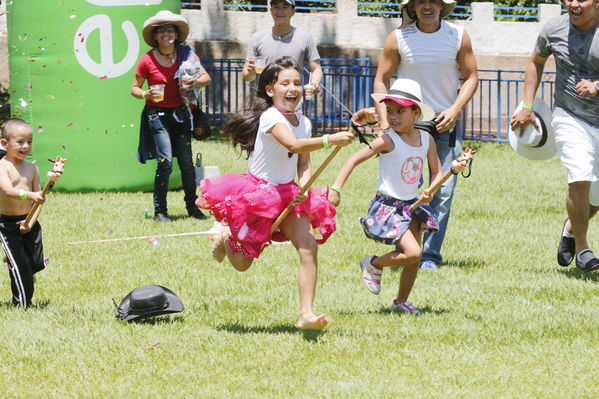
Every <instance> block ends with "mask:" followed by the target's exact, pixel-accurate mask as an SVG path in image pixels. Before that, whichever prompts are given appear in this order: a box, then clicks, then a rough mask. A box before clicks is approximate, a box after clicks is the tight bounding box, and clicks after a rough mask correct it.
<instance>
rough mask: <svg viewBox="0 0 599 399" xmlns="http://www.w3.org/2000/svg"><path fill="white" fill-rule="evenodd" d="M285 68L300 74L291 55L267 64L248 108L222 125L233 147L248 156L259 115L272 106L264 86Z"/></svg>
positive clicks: (256, 129)
mask: <svg viewBox="0 0 599 399" xmlns="http://www.w3.org/2000/svg"><path fill="white" fill-rule="evenodd" d="M287 68H295V69H296V70H297V72H298V73H299V74H300V76H301V74H302V71H301V69H300V67H299V66H298V65H297V64H296V63H295V61H294V60H293V58H291V57H282V58H279V59H278V60H275V61H273V62H271V63H270V64H268V65H267V66H266V68H264V71H263V72H262V73H261V74H260V78H259V79H258V85H257V87H256V94H255V95H254V98H253V100H252V103H251V104H250V108H249V109H247V110H246V111H244V112H243V113H241V114H238V115H235V116H234V117H232V118H231V119H229V120H228V121H227V123H226V124H225V126H224V127H223V134H224V135H225V136H227V137H228V138H229V139H230V140H231V143H232V144H233V147H239V149H240V150H241V151H246V152H247V156H248V158H249V156H250V154H251V153H252V151H254V143H255V142H256V135H257V133H258V127H259V125H260V116H261V115H262V114H263V113H264V111H266V110H267V109H268V108H270V107H272V98H271V97H270V96H269V95H268V94H266V86H269V85H270V86H273V85H274V84H275V83H276V82H277V80H278V79H279V73H280V72H281V71H282V70H284V69H287Z"/></svg>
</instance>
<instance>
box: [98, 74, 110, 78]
mask: <svg viewBox="0 0 599 399" xmlns="http://www.w3.org/2000/svg"><path fill="white" fill-rule="evenodd" d="M98 79H108V76H106V75H104V76H100V77H99V78H98Z"/></svg>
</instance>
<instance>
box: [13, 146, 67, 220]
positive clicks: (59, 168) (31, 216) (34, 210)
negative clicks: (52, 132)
mask: <svg viewBox="0 0 599 399" xmlns="http://www.w3.org/2000/svg"><path fill="white" fill-rule="evenodd" d="M66 162H67V160H66V159H64V158H62V157H61V156H60V155H59V156H57V157H56V159H55V160H54V166H53V167H52V170H51V171H49V172H48V181H47V182H46V185H45V186H44V188H43V189H42V196H44V197H45V196H46V195H47V194H48V191H50V189H51V188H52V187H53V186H54V183H56V182H57V181H58V180H59V179H60V177H61V176H62V172H64V164H65V163H66ZM40 206H41V204H39V203H37V202H36V203H34V204H33V206H32V207H31V210H30V211H29V213H28V214H27V217H26V218H25V220H23V223H22V225H23V226H24V227H27V228H29V229H31V226H33V225H34V224H35V221H36V220H37V217H38V216H39V213H40V211H41V209H40Z"/></svg>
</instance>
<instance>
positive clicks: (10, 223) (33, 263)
mask: <svg viewBox="0 0 599 399" xmlns="http://www.w3.org/2000/svg"><path fill="white" fill-rule="evenodd" d="M26 217H27V215H19V216H7V215H0V243H1V244H2V248H3V249H4V252H5V253H6V258H7V261H8V272H9V274H10V281H11V288H12V295H13V303H14V304H19V305H21V306H23V307H27V306H29V305H30V304H31V298H32V297H33V275H34V274H35V273H37V272H39V271H41V270H43V269H44V267H46V265H45V262H44V248H43V245H42V228H41V226H40V224H39V223H35V225H33V227H32V228H31V230H30V231H29V232H28V233H26V234H21V232H20V230H19V226H20V222H21V221H22V220H24V219H25V218H26Z"/></svg>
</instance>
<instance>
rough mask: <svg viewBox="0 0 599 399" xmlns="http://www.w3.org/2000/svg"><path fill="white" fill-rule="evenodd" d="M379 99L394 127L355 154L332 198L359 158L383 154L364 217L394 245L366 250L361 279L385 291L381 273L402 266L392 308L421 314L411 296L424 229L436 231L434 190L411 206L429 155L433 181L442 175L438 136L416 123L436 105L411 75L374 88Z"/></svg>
mask: <svg viewBox="0 0 599 399" xmlns="http://www.w3.org/2000/svg"><path fill="white" fill-rule="evenodd" d="M372 97H373V98H374V100H375V101H377V102H381V103H383V102H384V103H385V106H386V108H387V118H388V119H389V125H390V127H391V129H390V130H388V131H387V132H386V133H384V134H382V135H381V136H380V137H378V138H376V139H375V140H373V141H372V143H370V147H364V148H362V149H361V150H359V151H358V152H356V153H355V154H354V155H352V156H351V157H350V158H349V159H348V160H347V161H346V162H345V163H344V165H343V167H342V168H341V171H340V172H339V175H338V176H337V179H336V180H335V184H334V185H333V186H331V192H330V194H329V199H330V201H331V203H333V205H335V206H337V205H339V202H340V201H341V194H340V193H341V188H342V187H343V184H344V183H345V181H346V180H347V178H348V177H349V175H350V174H351V173H352V171H353V170H354V168H355V167H356V166H357V165H359V164H360V163H362V162H364V161H366V160H367V159H369V158H372V157H373V156H375V155H377V154H380V157H379V167H380V172H379V178H378V183H377V186H378V190H377V193H376V195H375V196H374V199H373V200H372V201H371V203H370V207H369V209H368V215H366V217H364V218H361V219H360V222H361V223H362V227H363V228H364V233H366V236H367V237H368V238H370V239H372V240H375V241H377V242H381V243H384V244H388V245H394V246H395V250H393V251H391V252H388V253H386V254H385V255H381V256H375V255H372V256H367V257H365V258H363V259H362V260H360V263H359V266H360V270H361V272H362V280H363V282H364V284H365V285H366V288H368V290H369V291H370V292H372V293H373V294H378V293H379V292H380V291H381V281H380V280H381V276H382V274H383V268H384V267H387V266H403V270H402V272H401V276H400V281H399V292H398V294H397V298H395V299H394V300H393V303H392V304H391V310H392V311H393V312H402V313H411V314H418V313H420V311H419V310H418V309H417V308H416V307H415V306H414V305H412V303H410V302H408V296H409V295H410V291H412V286H413V285H414V281H415V280H416V275H417V274H418V268H419V266H420V257H421V255H422V250H421V244H420V238H421V237H420V236H421V232H422V231H437V230H438V228H439V225H438V223H437V219H436V214H435V212H434V210H433V209H432V208H431V207H430V206H429V205H428V203H429V202H430V201H431V200H432V195H431V194H430V193H429V192H428V191H427V190H424V192H423V194H422V196H423V199H424V203H425V204H423V205H420V206H419V207H418V208H417V209H416V211H414V212H410V205H412V204H413V203H414V202H416V200H417V196H418V183H419V181H420V176H421V175H422V169H423V167H424V163H425V161H428V165H429V168H430V170H431V173H432V182H431V186H433V185H434V184H435V183H436V182H437V181H438V180H440V179H441V178H442V175H441V161H439V157H438V156H437V149H436V146H435V141H434V139H433V138H432V136H430V135H429V134H428V133H427V132H424V131H420V130H418V129H416V128H415V127H414V123H415V122H416V121H417V120H431V119H433V117H434V116H435V114H434V111H433V109H432V108H431V107H430V106H428V105H426V104H423V103H422V101H421V99H422V94H421V91H420V85H419V84H418V83H416V82H415V81H413V80H410V79H398V80H396V81H395V83H394V84H393V86H392V87H391V90H390V91H389V93H388V94H376V93H375V94H373V95H372Z"/></svg>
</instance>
